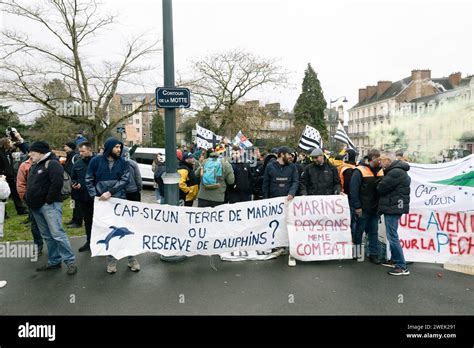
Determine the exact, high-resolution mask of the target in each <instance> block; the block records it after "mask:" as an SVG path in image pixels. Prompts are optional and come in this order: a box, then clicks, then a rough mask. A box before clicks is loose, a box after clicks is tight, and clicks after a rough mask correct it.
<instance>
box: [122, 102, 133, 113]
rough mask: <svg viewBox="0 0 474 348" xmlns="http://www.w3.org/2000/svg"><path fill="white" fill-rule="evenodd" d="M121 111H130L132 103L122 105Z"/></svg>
mask: <svg viewBox="0 0 474 348" xmlns="http://www.w3.org/2000/svg"><path fill="white" fill-rule="evenodd" d="M122 111H132V104H124V105H122Z"/></svg>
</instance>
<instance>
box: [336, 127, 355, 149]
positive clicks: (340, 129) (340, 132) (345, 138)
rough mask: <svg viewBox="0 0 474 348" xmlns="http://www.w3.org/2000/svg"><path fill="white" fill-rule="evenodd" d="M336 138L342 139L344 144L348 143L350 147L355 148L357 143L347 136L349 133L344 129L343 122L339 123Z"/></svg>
mask: <svg viewBox="0 0 474 348" xmlns="http://www.w3.org/2000/svg"><path fill="white" fill-rule="evenodd" d="M334 139H336V140H339V141H342V142H343V143H344V144H347V146H349V149H353V150H355V145H354V143H353V142H352V141H351V139H349V137H348V136H347V133H346V131H345V130H344V127H343V126H342V124H341V122H339V124H338V125H337V130H336V134H335V135H334Z"/></svg>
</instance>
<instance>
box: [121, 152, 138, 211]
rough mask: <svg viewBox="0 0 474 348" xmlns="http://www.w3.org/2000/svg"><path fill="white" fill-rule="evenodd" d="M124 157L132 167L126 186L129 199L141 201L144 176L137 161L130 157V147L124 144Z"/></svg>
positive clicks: (130, 167)
mask: <svg viewBox="0 0 474 348" xmlns="http://www.w3.org/2000/svg"><path fill="white" fill-rule="evenodd" d="M122 157H123V158H124V159H125V161H127V163H128V165H129V169H130V180H129V181H128V184H127V187H126V188H125V194H126V196H127V199H128V200H129V201H135V202H141V200H142V196H141V194H140V192H141V190H142V176H141V174H140V168H139V167H138V164H137V162H135V161H134V160H132V159H131V158H130V149H129V148H128V147H127V146H124V149H123V151H122Z"/></svg>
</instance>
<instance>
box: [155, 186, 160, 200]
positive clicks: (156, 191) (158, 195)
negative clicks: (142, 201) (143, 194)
mask: <svg viewBox="0 0 474 348" xmlns="http://www.w3.org/2000/svg"><path fill="white" fill-rule="evenodd" d="M155 197H156V200H157V201H160V200H161V195H160V189H159V188H158V187H157V188H156V189H155Z"/></svg>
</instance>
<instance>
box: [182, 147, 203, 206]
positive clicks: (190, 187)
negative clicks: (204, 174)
mask: <svg viewBox="0 0 474 348" xmlns="http://www.w3.org/2000/svg"><path fill="white" fill-rule="evenodd" d="M194 161H195V158H194V155H193V154H192V153H191V152H184V153H183V157H182V160H181V161H180V162H179V166H178V174H179V175H180V176H181V178H180V179H179V184H178V186H179V199H180V200H181V201H183V202H184V206H185V207H192V206H193V202H194V200H195V199H196V197H197V195H198V192H199V179H198V178H197V177H196V174H195V173H194Z"/></svg>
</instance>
